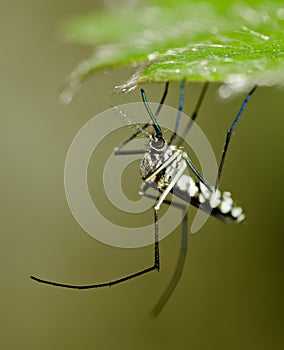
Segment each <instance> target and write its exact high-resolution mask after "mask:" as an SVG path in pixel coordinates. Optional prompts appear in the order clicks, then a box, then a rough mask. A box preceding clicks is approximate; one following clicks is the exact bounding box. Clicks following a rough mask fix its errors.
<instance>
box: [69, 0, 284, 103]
mask: <svg viewBox="0 0 284 350" xmlns="http://www.w3.org/2000/svg"><path fill="white" fill-rule="evenodd" d="M221 5H222V3H221V4H219V6H218V7H217V5H216V4H215V5H214V6H213V5H212V4H211V3H206V2H196V3H192V2H188V1H182V0H179V1H178V0H176V1H173V0H164V1H162V0H156V1H151V2H147V6H146V7H137V8H135V9H132V10H129V11H121V12H118V11H116V12H113V11H112V12H105V13H95V14H88V15H86V16H82V17H79V18H74V19H72V20H70V21H69V22H67V23H66V27H65V34H66V37H67V38H68V39H69V40H72V41H74V42H78V43H82V44H88V45H92V46H95V47H96V49H95V53H94V54H93V55H92V56H91V57H90V58H88V59H86V60H85V61H83V62H81V63H80V64H79V65H78V67H77V68H76V69H75V70H74V72H73V73H72V74H71V76H70V78H69V81H68V88H67V90H65V91H64V93H63V95H62V97H63V99H65V100H66V101H67V102H68V101H69V99H71V98H72V94H73V93H74V91H75V90H76V89H77V88H78V87H79V86H80V84H81V82H82V80H83V79H85V78H86V77H88V76H90V75H91V74H93V73H94V72H95V71H97V70H99V69H103V68H107V67H118V66H124V65H131V66H134V67H137V69H136V72H135V74H134V75H133V76H132V77H131V79H130V80H129V81H128V82H126V83H125V84H124V85H123V86H121V89H122V90H124V91H125V90H128V91H129V90H131V89H133V88H135V87H136V86H137V84H142V83H152V82H161V81H180V80H182V79H186V80H190V81H214V82H225V83H227V84H230V85H231V87H232V89H233V90H238V89H240V90H241V89H245V88H247V87H248V86H251V85H253V84H258V85H276V84H283V82H284V4H283V3H276V2H269V3H264V4H256V5H252V6H249V5H246V4H239V3H238V4H235V3H233V4H230V6H229V7H228V6H227V7H228V8H226V6H221Z"/></svg>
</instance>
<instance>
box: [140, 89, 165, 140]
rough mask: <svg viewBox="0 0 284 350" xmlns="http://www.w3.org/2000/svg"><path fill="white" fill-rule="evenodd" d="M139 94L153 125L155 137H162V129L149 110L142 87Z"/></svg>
mask: <svg viewBox="0 0 284 350" xmlns="http://www.w3.org/2000/svg"><path fill="white" fill-rule="evenodd" d="M141 96H142V100H143V103H144V106H145V108H146V110H147V112H148V114H149V116H150V118H151V119H152V122H153V127H154V129H155V132H156V137H157V138H158V139H162V138H163V133H162V129H161V128H160V125H159V124H158V122H157V119H156V117H155V116H154V114H153V112H152V111H151V108H150V106H149V104H148V102H147V98H146V94H145V91H144V90H143V89H141Z"/></svg>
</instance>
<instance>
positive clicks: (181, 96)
mask: <svg viewBox="0 0 284 350" xmlns="http://www.w3.org/2000/svg"><path fill="white" fill-rule="evenodd" d="M184 86H185V80H182V81H181V83H180V94H179V107H178V115H177V119H176V125H175V130H174V133H173V134H172V136H171V139H170V141H169V145H171V144H172V143H173V141H174V139H175V138H176V136H177V130H178V127H179V122H180V116H181V112H182V109H183V102H184Z"/></svg>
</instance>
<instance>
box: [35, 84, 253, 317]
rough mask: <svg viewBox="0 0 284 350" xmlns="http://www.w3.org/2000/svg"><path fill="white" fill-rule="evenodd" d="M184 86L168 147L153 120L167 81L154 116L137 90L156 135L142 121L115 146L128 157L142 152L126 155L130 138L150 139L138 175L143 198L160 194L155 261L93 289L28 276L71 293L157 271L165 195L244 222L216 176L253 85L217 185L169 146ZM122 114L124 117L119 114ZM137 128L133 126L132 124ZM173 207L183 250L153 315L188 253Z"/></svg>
mask: <svg viewBox="0 0 284 350" xmlns="http://www.w3.org/2000/svg"><path fill="white" fill-rule="evenodd" d="M184 85H185V81H182V82H181V85H180V101H179V108H178V115H177V119H176V124H175V129H174V133H173V134H172V136H171V138H170V141H169V142H168V143H167V142H166V141H165V140H164V138H163V133H162V130H161V128H160V126H159V124H158V122H157V120H156V116H157V115H158V114H159V112H160V110H161V107H162V105H163V103H164V100H165V98H166V95H167V91H168V83H166V86H165V91H164V94H163V96H162V99H161V102H160V106H159V108H158V110H157V111H156V113H155V115H154V114H153V113H152V111H151V109H150V107H149V105H148V102H147V99H146V96H145V92H144V90H142V89H141V94H142V100H143V102H144V105H145V108H146V110H147V112H148V114H149V116H150V118H151V122H152V126H153V129H154V135H149V134H148V132H146V129H147V127H148V126H149V125H150V122H148V123H146V124H145V125H144V126H143V127H140V126H138V127H137V128H136V132H135V133H134V134H133V135H132V136H130V137H129V138H128V139H127V140H126V141H124V142H123V143H122V144H121V145H119V146H118V147H116V149H115V154H120V155H127V154H135V153H136V154H141V150H138V151H137V152H136V151H133V150H131V151H124V150H122V148H123V147H124V146H125V145H126V144H127V143H128V142H130V141H131V140H132V139H134V138H135V137H136V136H137V135H139V134H140V133H144V134H146V135H147V136H148V137H149V145H148V148H147V150H146V152H145V151H143V152H142V153H143V154H144V155H143V158H142V160H141V165H140V174H141V178H142V181H143V183H144V186H143V187H142V189H141V191H140V193H141V194H143V195H144V196H146V197H150V198H153V196H151V195H149V194H147V193H146V190H147V187H149V186H150V187H151V186H153V187H157V188H158V190H159V192H160V196H159V198H158V200H157V201H156V203H155V205H154V207H153V210H154V238H155V249H154V262H153V264H152V265H151V266H149V267H148V268H145V269H142V270H140V271H138V272H136V273H133V274H130V275H127V276H125V277H122V278H118V279H116V280H113V281H109V282H103V283H99V284H91V285H72V284H66V283H58V282H53V281H47V280H43V279H41V278H38V277H34V276H31V278H32V279H33V280H35V281H37V282H40V283H45V284H49V285H53V286H57V287H63V288H72V289H91V288H101V287H110V286H113V285H116V284H119V283H121V282H124V281H127V280H130V279H133V278H136V277H138V276H141V275H144V274H146V273H148V272H151V271H154V270H156V271H159V269H160V253H159V219H158V213H159V209H160V206H161V205H162V203H165V204H169V202H168V200H167V195H168V194H169V193H170V192H174V194H175V195H176V196H178V197H180V198H181V199H183V200H184V201H186V202H187V203H190V204H192V205H194V206H196V207H198V208H200V209H202V210H204V211H206V212H208V213H210V215H212V216H214V217H216V218H218V219H219V220H221V221H224V222H228V221H234V222H236V223H241V222H243V221H244V220H245V214H244V213H243V209H242V208H241V207H240V206H238V205H237V204H236V203H235V201H234V200H233V198H232V196H231V193H230V192H228V191H225V192H221V191H220V190H219V189H218V187H219V182H220V177H221V174H222V170H223V166H224V162H225V157H226V154H227V150H228V146H229V143H230V139H231V136H232V133H233V130H234V128H235V126H236V125H237V122H238V121H239V119H240V117H241V115H242V113H243V111H244V109H245V106H246V105H247V103H248V101H249V99H250V97H251V96H252V94H253V92H254V91H255V89H256V86H255V87H254V88H253V89H252V90H251V91H250V92H249V93H248V94H247V96H246V98H245V100H244V101H243V103H242V105H241V108H240V110H239V112H238V114H237V116H236V117H235V119H234V121H233V123H232V125H231V127H230V129H229V130H228V132H227V135H226V140H225V145H224V149H223V153H222V157H221V161H220V165H219V168H218V174H217V178H216V181H215V185H214V186H211V185H210V184H209V183H208V182H207V181H206V179H205V178H203V176H202V175H201V174H200V173H199V171H198V170H197V169H196V167H195V166H194V164H193V163H192V162H191V160H190V158H189V156H188V155H187V154H186V153H185V152H184V151H183V150H182V148H180V147H179V146H180V145H181V144H179V145H178V146H175V145H173V144H172V143H173V141H174V140H175V138H176V134H177V130H178V126H179V121H180V116H181V111H182V107H183V99H184ZM207 87H208V83H207V84H205V85H204V88H203V90H202V92H201V94H200V97H199V100H198V102H197V105H196V108H195V111H194V112H193V114H192V118H191V119H190V120H189V123H188V126H187V127H186V130H185V132H184V137H186V134H187V133H188V131H189V130H190V127H191V125H192V121H193V120H194V119H195V118H196V117H197V114H198V111H199V108H200V106H201V103H202V101H203V98H204V95H205V92H206V90H207ZM122 114H123V113H122ZM134 124H135V122H134ZM187 167H189V168H190V170H191V171H192V173H193V174H194V176H195V178H196V180H195V179H194V178H193V177H190V176H188V175H186V174H184V172H185V170H186V168H187ZM172 204H173V205H175V206H176V207H178V208H180V209H181V210H182V211H183V212H184V217H183V219H182V223H181V234H182V238H181V248H180V254H179V259H178V262H177V265H176V270H175V273H174V275H173V276H172V279H171V280H170V282H169V285H168V287H167V288H166V290H165V291H164V293H163V295H162V297H161V299H160V300H159V302H158V303H157V304H156V306H155V307H154V309H153V310H152V315H154V316H157V315H158V314H159V313H160V311H161V310H162V309H163V307H164V306H165V304H166V302H167V301H168V299H169V297H170V296H171V294H172V293H173V291H174V289H175V287H176V285H177V283H178V281H179V279H180V276H181V274H182V271H183V266H184V262H185V257H186V252H187V233H188V229H187V209H186V207H185V206H183V205H180V204H177V203H172Z"/></svg>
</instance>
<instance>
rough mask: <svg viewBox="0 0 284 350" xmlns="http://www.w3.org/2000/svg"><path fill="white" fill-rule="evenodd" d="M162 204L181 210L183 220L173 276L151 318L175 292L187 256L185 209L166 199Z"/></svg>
mask: <svg viewBox="0 0 284 350" xmlns="http://www.w3.org/2000/svg"><path fill="white" fill-rule="evenodd" d="M145 197H148V198H151V199H156V197H155V196H153V195H151V194H145ZM163 203H165V204H167V205H172V206H174V207H176V208H178V209H181V210H182V217H183V219H182V228H181V246H180V252H179V257H178V261H177V264H176V268H175V271H174V274H173V276H172V278H171V280H170V282H169V284H168V286H167V287H166V289H165V290H164V292H163V294H162V296H161V297H160V299H159V301H158V302H157V304H156V305H155V307H154V308H153V309H152V311H151V316H153V317H157V316H158V315H159V313H160V312H161V311H162V309H163V308H164V306H165V305H166V303H167V301H168V300H169V298H170V297H171V295H172V293H173V292H174V290H175V288H176V286H177V284H178V282H179V280H180V277H181V275H182V271H183V268H184V263H185V259H186V254H187V233H188V225H187V207H186V206H185V205H184V204H182V203H177V202H174V201H172V202H171V201H168V200H167V199H165V200H164V202H163Z"/></svg>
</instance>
